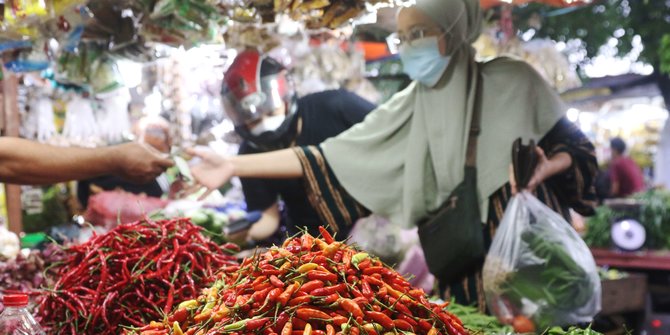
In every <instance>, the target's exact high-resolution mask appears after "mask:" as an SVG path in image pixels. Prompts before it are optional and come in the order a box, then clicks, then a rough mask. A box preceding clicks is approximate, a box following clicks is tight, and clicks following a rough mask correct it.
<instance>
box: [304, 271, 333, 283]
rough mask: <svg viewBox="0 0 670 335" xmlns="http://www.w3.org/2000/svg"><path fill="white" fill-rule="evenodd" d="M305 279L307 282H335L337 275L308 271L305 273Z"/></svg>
mask: <svg viewBox="0 0 670 335" xmlns="http://www.w3.org/2000/svg"><path fill="white" fill-rule="evenodd" d="M307 278H308V279H309V280H323V281H336V280H337V275H336V274H334V273H331V272H323V271H310V272H307Z"/></svg>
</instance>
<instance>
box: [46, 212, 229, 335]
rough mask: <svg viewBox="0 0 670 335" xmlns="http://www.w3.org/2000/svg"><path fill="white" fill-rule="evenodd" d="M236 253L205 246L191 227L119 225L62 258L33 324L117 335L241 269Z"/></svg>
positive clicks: (182, 222)
mask: <svg viewBox="0 0 670 335" xmlns="http://www.w3.org/2000/svg"><path fill="white" fill-rule="evenodd" d="M236 251H238V249H237V246H235V245H224V246H219V245H216V244H214V243H213V242H211V241H209V240H208V239H206V238H204V237H203V236H202V235H201V233H200V228H199V227H197V226H195V225H193V224H192V223H191V222H190V221H189V220H188V219H176V220H166V221H157V222H153V221H150V220H143V221H138V222H135V223H131V224H124V225H120V226H118V227H116V228H114V229H113V230H111V231H110V232H108V233H107V234H104V235H97V236H94V237H93V238H92V239H91V240H89V241H88V242H86V243H84V244H81V245H76V246H71V247H69V248H67V249H66V250H65V253H66V255H67V258H66V259H65V260H64V261H63V262H62V263H60V264H58V265H57V268H56V269H55V270H56V275H55V278H56V279H57V282H56V283H55V285H54V286H53V287H51V288H50V289H49V290H47V291H46V295H45V297H44V299H43V301H42V303H41V306H40V309H39V313H38V317H39V318H40V319H41V323H42V325H43V326H45V327H46V328H47V329H48V330H49V333H50V334H118V333H120V332H121V331H122V329H123V328H122V327H123V326H141V325H144V324H146V323H147V322H149V321H150V320H155V319H160V318H161V317H162V316H163V315H165V314H167V313H168V312H170V311H171V310H172V307H173V305H174V303H175V302H179V301H183V300H188V299H193V298H194V297H197V296H198V295H199V294H200V293H201V292H200V291H201V290H202V289H203V288H205V287H207V286H209V285H211V284H212V282H213V281H214V280H215V279H216V275H215V272H216V271H218V270H219V269H220V268H221V267H223V266H225V265H231V264H238V263H237V262H236V261H235V258H234V257H233V256H231V254H232V253H234V252H236Z"/></svg>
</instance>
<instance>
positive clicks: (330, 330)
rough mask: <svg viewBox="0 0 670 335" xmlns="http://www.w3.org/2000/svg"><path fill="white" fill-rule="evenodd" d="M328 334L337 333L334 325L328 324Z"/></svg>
mask: <svg viewBox="0 0 670 335" xmlns="http://www.w3.org/2000/svg"><path fill="white" fill-rule="evenodd" d="M326 335H335V327H333V326H332V325H329V324H328V325H326Z"/></svg>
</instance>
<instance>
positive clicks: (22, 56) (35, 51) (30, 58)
mask: <svg viewBox="0 0 670 335" xmlns="http://www.w3.org/2000/svg"><path fill="white" fill-rule="evenodd" d="M46 43H47V42H46V41H45V40H40V41H37V42H35V43H32V46H33V48H32V49H23V50H21V51H20V52H19V53H18V55H17V56H16V57H15V58H13V59H12V60H10V61H8V62H5V67H6V68H7V70H9V71H12V72H34V71H42V70H46V69H47V68H49V65H50V64H49V57H48V54H47V53H45V52H44V46H45V45H46Z"/></svg>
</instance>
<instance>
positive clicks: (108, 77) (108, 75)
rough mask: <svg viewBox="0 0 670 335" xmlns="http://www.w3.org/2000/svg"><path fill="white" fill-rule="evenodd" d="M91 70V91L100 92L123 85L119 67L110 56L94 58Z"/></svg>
mask: <svg viewBox="0 0 670 335" xmlns="http://www.w3.org/2000/svg"><path fill="white" fill-rule="evenodd" d="M91 71H92V75H91V76H89V84H90V86H91V89H92V90H93V93H95V94H100V93H105V92H110V91H113V90H116V89H118V88H121V87H123V77H122V76H121V72H120V71H119V67H118V65H117V64H116V62H114V60H112V59H111V58H109V57H100V58H98V59H96V60H95V62H94V63H93V65H92V66H91Z"/></svg>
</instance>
